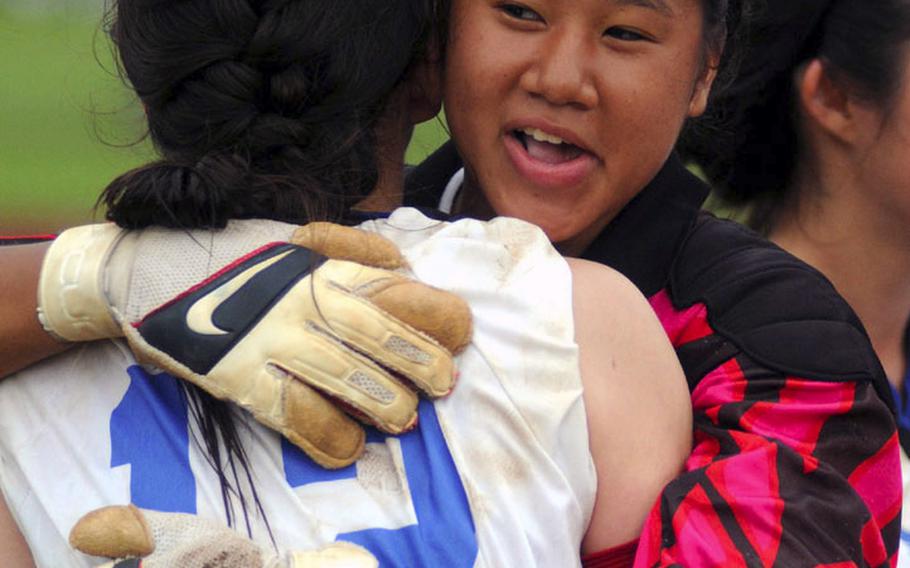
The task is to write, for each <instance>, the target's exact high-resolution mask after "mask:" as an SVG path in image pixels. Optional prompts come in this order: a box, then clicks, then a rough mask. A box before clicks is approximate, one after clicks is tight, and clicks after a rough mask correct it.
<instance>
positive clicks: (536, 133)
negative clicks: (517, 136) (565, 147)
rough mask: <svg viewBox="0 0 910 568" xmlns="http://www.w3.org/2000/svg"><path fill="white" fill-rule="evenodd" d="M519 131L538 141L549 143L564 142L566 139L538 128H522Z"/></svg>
mask: <svg viewBox="0 0 910 568" xmlns="http://www.w3.org/2000/svg"><path fill="white" fill-rule="evenodd" d="M520 130H521V132H523V133H524V134H526V135H528V136H530V137H531V138H533V139H534V140H537V141H538V142H549V143H550V144H565V143H566V141H565V140H563V139H562V138H560V137H559V136H553V135H552V134H547V133H546V132H544V131H543V130H540V129H539V128H522V129H520Z"/></svg>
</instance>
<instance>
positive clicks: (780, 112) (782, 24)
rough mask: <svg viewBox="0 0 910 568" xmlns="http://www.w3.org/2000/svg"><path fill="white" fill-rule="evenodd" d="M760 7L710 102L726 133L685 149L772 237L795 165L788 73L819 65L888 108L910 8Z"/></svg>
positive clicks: (784, 1)
mask: <svg viewBox="0 0 910 568" xmlns="http://www.w3.org/2000/svg"><path fill="white" fill-rule="evenodd" d="M765 4H766V6H765V7H764V9H763V10H762V12H761V13H760V14H759V15H758V17H757V18H756V21H755V23H754V25H753V26H752V27H751V29H750V33H749V34H748V40H747V51H746V53H745V54H744V56H743V60H742V71H741V73H739V74H738V75H737V77H736V79H735V80H734V82H733V84H732V88H730V89H727V90H726V91H722V92H721V93H719V94H720V96H719V97H718V98H717V100H716V101H715V102H714V105H715V109H717V110H718V111H719V112H720V113H722V114H723V115H724V117H725V119H726V124H725V126H726V127H725V129H723V130H720V131H717V132H716V133H715V135H714V136H713V137H712V138H710V139H707V140H703V141H702V142H703V144H701V145H693V144H689V145H686V146H684V147H683V148H682V150H683V153H684V155H686V156H687V157H688V158H690V159H692V160H694V161H695V162H697V163H698V164H699V165H701V166H702V168H703V170H704V171H705V173H706V174H707V176H708V178H709V180H710V181H711V183H712V185H713V186H714V188H715V190H716V193H717V195H718V196H719V197H720V198H721V200H722V201H724V202H725V203H726V204H728V205H731V206H733V207H746V208H748V209H749V215H748V223H749V224H750V225H751V226H752V227H753V228H756V229H758V230H760V231H763V232H768V231H770V230H771V228H772V227H773V226H774V224H775V222H776V220H777V218H778V216H779V214H780V213H781V211H782V210H783V209H784V208H785V207H786V206H787V204H788V203H789V202H790V200H791V199H792V197H793V196H792V195H791V194H792V187H791V185H792V182H793V176H794V173H795V169H796V167H797V164H798V163H799V161H800V144H799V132H798V130H797V120H796V116H797V102H798V101H797V99H796V96H795V92H794V85H793V76H794V72H795V71H796V69H798V68H799V67H800V66H801V65H802V64H803V63H805V62H807V61H809V60H811V59H813V58H819V59H821V60H822V61H823V62H824V64H825V67H826V70H827V71H828V73H829V74H830V76H831V77H832V78H833V79H834V80H836V81H839V82H840V83H841V84H842V85H843V86H844V87H846V88H848V89H849V90H850V91H851V92H852V93H854V94H855V96H857V97H859V98H861V99H863V100H867V101H869V102H871V103H874V104H876V105H878V106H880V107H883V108H885V107H887V105H888V104H889V103H890V101H891V99H892V98H893V96H894V95H895V93H896V92H897V90H898V88H899V86H900V69H901V62H902V46H903V44H905V42H907V41H908V40H910V1H908V0H876V1H874V2H870V1H869V0H811V1H803V2H793V1H791V0H765Z"/></svg>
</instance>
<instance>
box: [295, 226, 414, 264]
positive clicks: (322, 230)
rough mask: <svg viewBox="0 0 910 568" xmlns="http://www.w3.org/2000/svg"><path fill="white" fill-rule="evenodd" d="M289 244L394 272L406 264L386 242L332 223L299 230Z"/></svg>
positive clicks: (377, 236) (364, 232)
mask: <svg viewBox="0 0 910 568" xmlns="http://www.w3.org/2000/svg"><path fill="white" fill-rule="evenodd" d="M290 242H292V243H294V244H295V245H300V246H303V247H306V248H308V249H310V250H312V251H314V252H317V253H319V254H321V255H323V256H325V257H328V258H335V259H339V260H349V261H351V262H356V263H358V264H364V265H366V266H375V267H378V268H385V269H388V270H394V269H396V268H401V267H402V266H406V265H407V262H406V261H405V259H404V257H403V256H402V255H401V252H400V251H399V250H398V247H397V246H396V245H395V243H393V242H392V241H390V240H388V239H387V238H385V237H383V236H381V235H377V234H376V233H369V232H367V231H361V230H360V229H355V228H353V227H345V226H343V225H336V224H335V223H325V222H316V223H309V224H308V225H304V226H302V227H299V228H298V229H297V230H295V231H294V234H293V236H292V237H291V240H290Z"/></svg>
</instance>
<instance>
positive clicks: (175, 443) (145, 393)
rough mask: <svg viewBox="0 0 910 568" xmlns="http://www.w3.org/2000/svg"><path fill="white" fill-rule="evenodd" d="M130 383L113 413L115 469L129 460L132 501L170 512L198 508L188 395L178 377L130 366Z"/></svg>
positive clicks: (184, 511) (112, 465)
mask: <svg viewBox="0 0 910 568" xmlns="http://www.w3.org/2000/svg"><path fill="white" fill-rule="evenodd" d="M127 373H128V374H129V376H130V386H129V388H128V389H127V391H126V394H124V395H123V400H121V401H120V404H119V405H118V406H117V408H115V409H114V412H113V414H111V467H116V466H119V465H125V464H131V468H130V500H131V501H132V502H133V503H134V504H136V505H137V506H139V507H144V508H146V509H154V510H156V511H165V512H172V513H195V512H196V480H195V478H194V477H193V471H192V469H190V443H189V431H188V422H187V414H188V413H187V403H186V398H185V397H184V395H183V393H182V392H181V391H180V385H179V384H178V383H177V379H175V378H174V377H172V376H170V375H168V374H165V373H161V374H158V375H151V374H149V373H147V372H145V370H143V369H142V367H139V366H136V365H134V366H132V367H130V368H129V369H127Z"/></svg>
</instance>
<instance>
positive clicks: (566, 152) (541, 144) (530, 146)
mask: <svg viewBox="0 0 910 568" xmlns="http://www.w3.org/2000/svg"><path fill="white" fill-rule="evenodd" d="M510 134H511V136H512V137H514V138H515V139H516V140H518V142H519V143H520V144H521V145H522V147H524V149H525V151H526V152H527V153H528V156H530V157H531V158H533V159H535V160H538V161H540V162H543V163H545V164H554V165H555V164H564V163H566V162H571V161H573V160H576V159H578V158H580V157H581V156H582V155H584V154H587V152H585V151H584V150H582V149H581V148H579V147H578V146H576V145H574V144H571V143H569V142H566V141H565V140H563V139H562V138H559V137H558V136H553V135H552V134H547V133H546V132H544V131H543V130H540V129H537V128H519V129H516V130H513V131H512V132H510Z"/></svg>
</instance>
